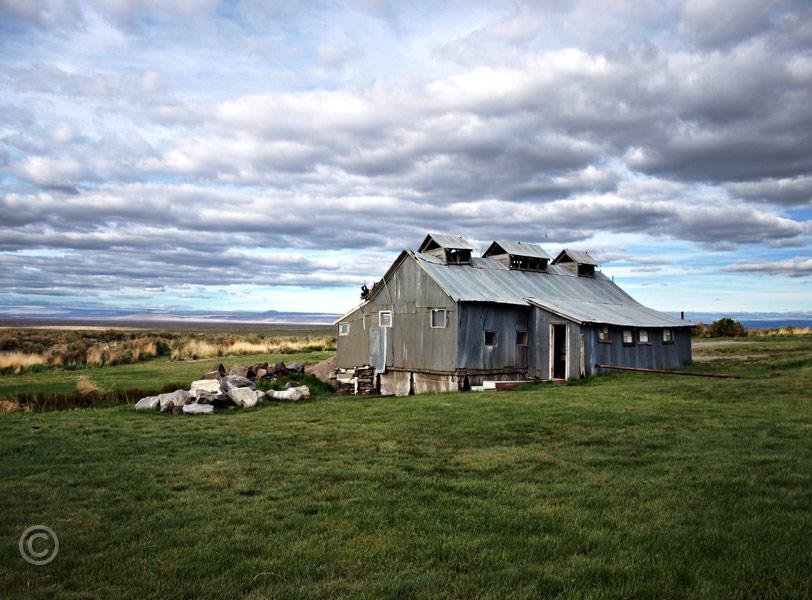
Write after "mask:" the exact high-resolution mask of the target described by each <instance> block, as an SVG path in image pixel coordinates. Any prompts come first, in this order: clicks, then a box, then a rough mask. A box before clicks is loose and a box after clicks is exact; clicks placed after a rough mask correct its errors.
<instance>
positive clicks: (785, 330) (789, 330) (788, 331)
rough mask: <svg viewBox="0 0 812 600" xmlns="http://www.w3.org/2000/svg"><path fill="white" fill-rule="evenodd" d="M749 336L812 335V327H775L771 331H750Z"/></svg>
mask: <svg viewBox="0 0 812 600" xmlns="http://www.w3.org/2000/svg"><path fill="white" fill-rule="evenodd" d="M747 333H748V335H755V336H762V337H763V336H777V335H812V327H774V328H770V329H748V330H747Z"/></svg>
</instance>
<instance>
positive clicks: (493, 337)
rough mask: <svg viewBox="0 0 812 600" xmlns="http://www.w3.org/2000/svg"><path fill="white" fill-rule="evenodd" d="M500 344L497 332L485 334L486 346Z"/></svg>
mask: <svg viewBox="0 0 812 600" xmlns="http://www.w3.org/2000/svg"><path fill="white" fill-rule="evenodd" d="M498 344H499V335H498V334H497V332H495V331H486V332H485V345H486V346H497V345H498Z"/></svg>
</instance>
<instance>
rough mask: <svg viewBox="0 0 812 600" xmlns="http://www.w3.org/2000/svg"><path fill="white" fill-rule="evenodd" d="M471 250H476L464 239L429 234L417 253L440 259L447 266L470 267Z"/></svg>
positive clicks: (454, 236)
mask: <svg viewBox="0 0 812 600" xmlns="http://www.w3.org/2000/svg"><path fill="white" fill-rule="evenodd" d="M472 250H476V248H475V247H474V245H473V244H472V243H471V242H469V241H468V240H466V239H465V238H462V237H459V236H456V235H443V234H439V233H430V234H428V235H427V236H426V239H425V240H423V243H422V244H420V248H418V250H417V251H418V252H420V253H421V254H430V255H432V256H436V257H437V258H441V259H442V260H443V261H444V262H445V263H446V264H447V265H470V264H471V251H472Z"/></svg>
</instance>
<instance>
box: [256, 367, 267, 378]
mask: <svg viewBox="0 0 812 600" xmlns="http://www.w3.org/2000/svg"><path fill="white" fill-rule="evenodd" d="M267 374H268V369H266V368H264V367H259V368H258V369H257V370H256V372H255V374H254V379H262V378H263V377H265V376H266V375H267Z"/></svg>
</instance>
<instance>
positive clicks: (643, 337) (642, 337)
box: [637, 329, 651, 344]
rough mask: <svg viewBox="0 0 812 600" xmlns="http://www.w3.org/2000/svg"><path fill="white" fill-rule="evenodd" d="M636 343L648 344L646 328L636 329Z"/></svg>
mask: <svg viewBox="0 0 812 600" xmlns="http://www.w3.org/2000/svg"><path fill="white" fill-rule="evenodd" d="M637 343H638V344H650V343H651V342H649V341H648V329H639V330H638V331H637Z"/></svg>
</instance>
